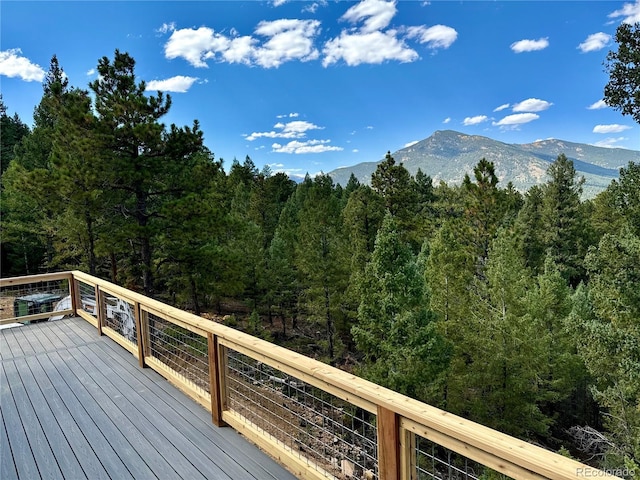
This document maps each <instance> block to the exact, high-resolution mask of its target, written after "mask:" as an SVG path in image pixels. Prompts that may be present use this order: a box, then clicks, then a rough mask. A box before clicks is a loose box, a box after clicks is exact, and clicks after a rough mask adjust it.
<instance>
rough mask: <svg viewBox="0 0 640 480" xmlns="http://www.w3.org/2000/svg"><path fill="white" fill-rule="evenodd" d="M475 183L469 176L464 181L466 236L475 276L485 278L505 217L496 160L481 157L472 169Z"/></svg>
mask: <svg viewBox="0 0 640 480" xmlns="http://www.w3.org/2000/svg"><path fill="white" fill-rule="evenodd" d="M473 176H474V180H475V182H472V181H471V179H470V178H469V175H466V176H465V178H464V181H463V183H462V185H463V189H464V190H465V191H466V196H465V197H464V200H465V220H466V222H465V224H464V228H465V229H466V230H467V234H466V235H465V237H466V238H467V240H468V242H469V243H470V245H471V247H472V249H473V252H474V256H475V258H476V275H478V276H479V277H482V276H483V275H484V268H485V264H486V262H487V259H488V256H489V245H490V243H491V240H492V239H493V237H494V235H495V233H496V231H497V229H498V226H499V224H500V222H501V220H502V216H503V208H502V205H501V203H500V192H499V190H498V187H497V185H498V177H497V176H496V172H495V166H494V164H493V162H489V161H487V160H486V159H484V158H483V159H481V160H480V161H479V162H478V164H477V165H476V166H475V167H474V169H473Z"/></svg>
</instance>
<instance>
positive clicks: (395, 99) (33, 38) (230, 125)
mask: <svg viewBox="0 0 640 480" xmlns="http://www.w3.org/2000/svg"><path fill="white" fill-rule="evenodd" d="M0 9H1V10H0V14H1V33H0V81H1V84H0V89H1V91H2V94H3V97H4V102H5V104H6V106H7V108H8V111H9V113H10V114H13V113H14V112H16V113H18V115H19V116H20V117H21V118H22V119H23V121H25V122H26V123H27V124H29V125H31V123H32V113H33V108H34V107H35V106H36V105H37V104H38V102H39V101H40V98H41V96H42V84H41V81H42V78H43V75H44V72H45V71H46V69H47V67H48V65H49V61H50V59H51V56H52V55H53V54H56V55H57V56H58V60H59V62H60V64H61V66H62V67H63V68H64V70H65V72H66V74H67V76H68V77H69V81H70V84H71V85H73V86H76V87H81V88H87V85H88V83H89V82H90V81H92V80H94V79H95V78H96V73H95V67H96V65H97V63H98V60H99V58H101V57H103V56H107V57H109V58H113V54H114V51H115V49H116V48H117V49H119V50H120V51H126V52H129V54H131V55H132V56H133V57H134V58H135V59H136V62H137V63H136V73H137V75H138V77H139V79H140V80H144V81H145V82H147V88H148V89H149V90H150V92H152V91H153V90H154V89H160V90H163V91H165V92H170V93H171V95H172V98H173V106H172V108H171V111H170V113H169V114H168V115H167V117H166V118H165V122H166V123H167V124H170V123H176V124H178V125H191V124H192V122H193V120H194V119H198V120H199V121H200V124H201V128H202V130H203V131H204V135H205V142H206V144H207V146H208V147H209V148H210V149H211V150H212V151H213V153H214V154H215V156H216V158H223V159H224V160H225V166H226V167H228V166H229V165H230V164H231V161H232V160H233V158H234V157H235V158H238V159H239V160H241V161H242V160H243V159H244V157H245V156H246V155H249V156H250V157H251V158H252V159H253V160H254V162H255V163H256V165H258V166H259V167H262V166H263V165H265V164H268V165H270V166H271V168H272V170H274V171H286V172H288V173H290V174H292V175H295V174H301V175H303V174H304V173H305V172H309V173H312V174H313V173H316V172H319V171H324V172H329V171H331V170H333V169H334V168H337V167H339V166H346V165H353V164H356V163H359V162H364V161H376V160H379V159H381V158H382V157H383V156H384V154H385V153H386V151H387V150H391V151H392V152H393V151H395V150H398V149H400V148H402V147H404V146H406V145H408V144H410V143H411V142H415V141H418V140H422V139H424V138H426V137H428V136H430V135H431V134H432V133H433V132H434V131H436V130H444V129H451V130H457V131H461V132H464V133H467V134H475V135H484V136H488V137H491V138H494V139H496V140H500V141H504V142H507V143H530V142H534V141H536V140H540V139H547V138H558V139H562V140H568V141H573V142H582V143H589V144H594V145H601V146H612V147H621V148H630V149H634V150H640V135H639V131H640V126H639V125H637V124H635V123H634V122H633V120H632V119H631V118H629V117H623V116H622V115H621V114H620V113H618V112H616V111H614V110H613V109H611V108H608V107H606V106H605V105H603V104H602V102H601V100H602V91H603V88H604V85H605V84H606V82H607V74H606V72H605V71H604V67H603V62H604V60H605V57H606V54H607V52H608V51H609V49H611V48H615V43H614V42H613V35H614V34H615V30H616V28H617V26H618V25H619V24H620V23H621V22H629V23H632V22H638V21H640V0H635V1H633V2H628V1H627V2H624V1H605V2H597V1H567V2H556V1H530V2H525V1H495V2H485V1H464V2H460V1H431V2H425V1H397V2H392V1H391V2H389V1H384V0H363V1H361V2H346V1H337V2H336V1H325V0H316V1H309V2H300V1H283V0H270V1H264V2H263V1H249V2H245V1H224V2H223V1H200V2H187V1H182V2H174V1H162V2H154V1H140V2H129V1H120V2H107V1H92V2H77V1H69V2H54V1H40V2H28V1H12V0H3V1H2V2H1V3H0Z"/></svg>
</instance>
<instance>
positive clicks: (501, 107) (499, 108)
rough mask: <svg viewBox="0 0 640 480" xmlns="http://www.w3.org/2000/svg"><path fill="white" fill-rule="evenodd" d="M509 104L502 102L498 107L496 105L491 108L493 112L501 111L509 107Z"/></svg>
mask: <svg viewBox="0 0 640 480" xmlns="http://www.w3.org/2000/svg"><path fill="white" fill-rule="evenodd" d="M510 106H511V104H510V103H503V104H502V105H500V106H499V107H496V108H494V109H493V111H494V112H501V111H502V110H506V109H507V108H509V107H510Z"/></svg>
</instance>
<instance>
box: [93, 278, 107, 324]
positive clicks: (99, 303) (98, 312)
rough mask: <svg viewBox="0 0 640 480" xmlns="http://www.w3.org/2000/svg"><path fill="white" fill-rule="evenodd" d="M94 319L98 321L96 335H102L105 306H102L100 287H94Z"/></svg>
mask: <svg viewBox="0 0 640 480" xmlns="http://www.w3.org/2000/svg"><path fill="white" fill-rule="evenodd" d="M95 292H96V293H95V295H96V307H95V308H96V319H97V320H98V335H102V325H103V324H104V316H105V306H104V305H103V303H104V302H103V301H102V295H101V294H100V287H98V285H96V288H95Z"/></svg>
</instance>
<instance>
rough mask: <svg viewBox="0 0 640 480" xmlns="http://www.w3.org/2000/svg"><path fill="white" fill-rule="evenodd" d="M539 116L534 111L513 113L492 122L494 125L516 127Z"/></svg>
mask: <svg viewBox="0 0 640 480" xmlns="http://www.w3.org/2000/svg"><path fill="white" fill-rule="evenodd" d="M539 118H540V115H536V114H535V113H515V114H513V115H507V116H506V117H504V118H503V119H502V120H500V121H499V122H493V125H494V126H498V127H503V128H516V127H518V126H519V125H522V124H524V123H529V122H533V121H534V120H537V119H539Z"/></svg>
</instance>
